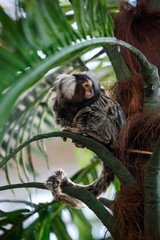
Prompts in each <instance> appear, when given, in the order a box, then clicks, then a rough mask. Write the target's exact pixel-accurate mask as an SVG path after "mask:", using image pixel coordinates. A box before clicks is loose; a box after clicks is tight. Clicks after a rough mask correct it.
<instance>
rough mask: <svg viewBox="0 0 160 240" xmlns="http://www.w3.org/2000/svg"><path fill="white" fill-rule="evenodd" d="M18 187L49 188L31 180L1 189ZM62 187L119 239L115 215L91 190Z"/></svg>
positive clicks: (1, 188) (64, 185) (1, 189)
mask: <svg viewBox="0 0 160 240" xmlns="http://www.w3.org/2000/svg"><path fill="white" fill-rule="evenodd" d="M16 188H38V189H43V190H48V189H47V188H46V187H45V185H44V183H40V182H29V183H22V184H21V183H20V184H11V185H6V186H2V187H0V191H3V190H9V189H16ZM61 188H62V190H63V192H64V193H66V194H68V195H70V196H71V197H74V198H76V199H78V200H80V201H82V202H83V203H85V204H86V205H87V206H88V207H89V208H90V209H91V210H92V211H93V212H94V213H95V214H96V215H97V217H98V218H99V219H100V220H101V221H102V223H103V224H104V225H105V226H106V228H107V229H108V230H109V232H110V233H111V235H112V236H113V238H115V239H117V231H116V226H115V221H114V218H113V216H112V215H111V214H110V213H109V212H108V211H107V209H106V208H105V207H104V206H103V205H102V203H101V202H100V201H98V200H97V198H96V197H95V196H94V195H92V194H91V193H90V192H89V191H87V190H86V189H84V188H83V187H79V186H76V187H75V186H71V185H67V184H63V185H61Z"/></svg>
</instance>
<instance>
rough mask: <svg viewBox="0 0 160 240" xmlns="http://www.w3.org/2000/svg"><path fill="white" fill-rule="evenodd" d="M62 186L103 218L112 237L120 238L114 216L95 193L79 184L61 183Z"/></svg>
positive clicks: (67, 192)
mask: <svg viewBox="0 0 160 240" xmlns="http://www.w3.org/2000/svg"><path fill="white" fill-rule="evenodd" d="M61 188H62V190H63V192H64V193H66V194H68V195H69V196H71V197H73V198H76V199H78V200H80V201H82V202H83V203H85V204H86V205H87V206H88V207H89V208H90V209H91V210H92V211H93V212H94V213H95V214H96V216H97V217H98V218H99V219H100V220H101V222H102V223H103V224H104V226H106V228H107V229H108V231H109V232H110V234H111V235H112V237H113V238H114V239H117V238H118V232H117V229H116V223H115V220H114V218H113V216H112V215H111V214H110V213H109V211H108V210H107V209H106V208H105V207H104V206H103V205H102V203H101V202H100V201H98V200H97V198H96V197H95V196H94V195H92V194H91V193H90V192H89V191H87V190H86V189H84V188H83V187H79V186H76V187H75V186H70V185H68V186H67V185H61Z"/></svg>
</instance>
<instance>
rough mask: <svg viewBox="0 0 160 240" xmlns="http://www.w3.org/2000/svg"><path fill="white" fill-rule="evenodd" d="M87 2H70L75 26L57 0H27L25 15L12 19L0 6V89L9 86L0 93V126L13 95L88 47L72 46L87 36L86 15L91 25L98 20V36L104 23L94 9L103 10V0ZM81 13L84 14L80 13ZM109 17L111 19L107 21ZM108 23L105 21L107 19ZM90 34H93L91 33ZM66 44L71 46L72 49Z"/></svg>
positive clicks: (6, 114) (9, 107)
mask: <svg viewBox="0 0 160 240" xmlns="http://www.w3.org/2000/svg"><path fill="white" fill-rule="evenodd" d="M90 2H91V1H88V2H86V7H87V9H86V11H84V6H82V3H81V1H73V5H70V8H72V9H73V10H74V12H75V15H74V21H77V26H78V29H77V30H75V29H74V28H73V26H72V25H70V24H69V21H68V19H67V15H66V14H65V12H64V11H63V8H62V7H61V6H60V5H59V2H58V0H55V1H51V0H45V1H42V0H40V1H38V2H37V1H33V0H32V1H29V2H28V1H26V2H25V3H24V4H23V5H22V4H21V5H20V6H19V9H20V10H21V12H22V8H23V11H24V13H23V15H24V16H25V18H24V17H20V18H18V19H17V20H13V19H11V18H10V17H9V16H8V15H7V14H6V13H5V12H4V11H3V10H2V9H0V22H1V24H2V31H1V32H0V42H2V45H1V47H0V55H1V56H2V58H1V61H2V64H1V67H2V71H1V73H2V74H1V75H2V78H1V82H2V84H1V87H0V92H1V93H2V92H4V90H5V89H7V88H8V89H7V91H6V92H5V93H3V94H2V96H1V97H0V101H1V103H2V104H1V106H0V108H1V109H0V110H1V113H2V114H3V113H4V115H3V119H1V120H0V125H1V126H2V125H3V124H4V123H5V122H6V119H7V118H8V117H9V115H10V112H11V110H12V107H13V105H14V103H15V102H16V99H17V98H18V97H19V96H20V95H21V94H22V93H23V92H24V91H26V90H27V89H28V88H30V87H31V86H33V85H34V84H35V83H36V82H38V81H39V80H40V79H41V78H42V77H43V76H44V74H45V73H47V71H49V70H50V69H51V68H53V67H56V66H58V65H60V64H64V63H65V62H68V61H69V60H72V59H73V58H75V57H76V56H78V55H80V53H83V52H84V51H86V50H87V48H88V47H83V46H81V48H80V49H76V48H75V49H74V45H75V44H76V41H77V39H79V40H81V39H82V38H86V37H88V36H89V32H90V26H89V25H88V24H86V23H85V22H84V20H85V19H89V21H90V22H91V20H92V22H91V24H92V25H94V22H96V21H97V24H96V26H95V27H94V28H95V31H94V36H98V33H99V31H100V30H99V29H100V28H101V27H100V26H101V23H102V22H103V25H105V22H104V21H105V20H104V19H102V21H101V16H100V14H97V10H98V8H99V7H101V10H103V12H105V11H106V4H105V1H103V4H102V3H101V1H98V2H99V3H98V5H97V7H98V8H97V9H93V8H95V7H94V6H93V5H92V4H91V3H90ZM77 4H80V5H79V7H80V9H81V10H80V12H78V11H77ZM20 7H21V8H20ZM20 10H19V11H20ZM93 10H94V11H93ZM95 10H96V11H95ZM91 12H92V14H91ZM93 12H94V19H93V16H92V18H91V17H90V16H91V15H93ZM82 15H83V16H84V18H82V17H81V16H82ZM89 21H88V22H89ZM111 21H112V20H111V19H110V21H109V22H111ZM107 26H108V21H107V22H106V27H107ZM103 31H104V32H103ZM106 34H107V33H106V28H103V29H102V30H101V35H102V36H106ZM12 36H14V38H13V37H12ZM90 36H91V37H92V36H93V34H92V35H90ZM73 43H74V44H73ZM67 46H68V47H69V46H71V49H70V48H68V47H67ZM93 47H94V46H93ZM65 48H66V50H65ZM72 48H73V49H74V50H73V49H72ZM71 50H72V51H71ZM40 53H41V54H44V56H45V59H43V58H42V57H40ZM9 55H11V58H9ZM5 73H6V74H5ZM6 109H7V110H8V111H6Z"/></svg>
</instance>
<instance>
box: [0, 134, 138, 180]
mask: <svg viewBox="0 0 160 240" xmlns="http://www.w3.org/2000/svg"><path fill="white" fill-rule="evenodd" d="M51 137H66V138H71V139H72V140H74V141H77V142H80V143H81V144H83V145H84V146H86V147H87V148H88V149H90V150H91V151H92V152H94V153H95V154H96V155H97V156H98V158H100V159H101V160H102V161H103V162H104V163H105V164H106V165H107V166H108V167H109V168H110V169H111V170H112V171H113V173H114V174H115V175H116V176H117V178H118V179H119V181H120V182H121V184H122V185H136V184H137V183H136V180H135V178H134V177H133V175H132V174H131V173H130V172H129V171H128V170H127V169H126V168H125V167H124V166H123V165H122V163H121V162H120V161H119V160H117V159H116V157H115V156H113V155H112V154H111V153H110V152H108V151H107V149H106V147H105V146H104V145H102V144H101V143H100V142H98V141H97V140H95V139H93V138H90V137H86V136H82V135H79V134H76V133H70V132H51V133H45V134H40V135H37V136H34V137H33V138H30V139H29V140H27V141H26V142H24V143H23V144H21V145H20V146H19V147H18V148H16V149H15V150H14V151H13V152H12V153H10V154H9V155H8V156H6V157H5V158H4V159H3V160H2V161H1V163H0V167H2V166H3V165H4V164H5V163H7V162H8V161H9V160H10V159H11V158H12V157H13V156H14V155H15V154H16V153H18V152H19V151H20V150H22V149H23V148H24V147H25V146H27V145H28V144H30V143H31V142H34V141H38V140H40V139H44V138H51Z"/></svg>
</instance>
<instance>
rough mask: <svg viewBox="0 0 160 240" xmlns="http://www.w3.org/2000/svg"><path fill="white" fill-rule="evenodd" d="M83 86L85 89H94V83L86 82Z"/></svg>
mask: <svg viewBox="0 0 160 240" xmlns="http://www.w3.org/2000/svg"><path fill="white" fill-rule="evenodd" d="M82 86H83V87H84V88H85V89H89V88H91V87H92V83H91V82H85V83H83V84H82Z"/></svg>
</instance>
